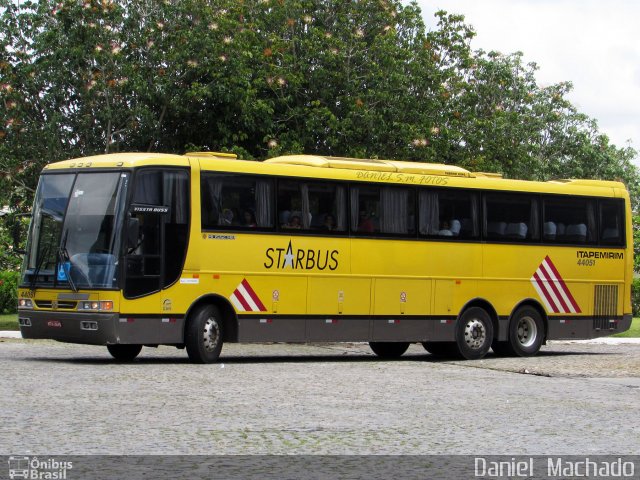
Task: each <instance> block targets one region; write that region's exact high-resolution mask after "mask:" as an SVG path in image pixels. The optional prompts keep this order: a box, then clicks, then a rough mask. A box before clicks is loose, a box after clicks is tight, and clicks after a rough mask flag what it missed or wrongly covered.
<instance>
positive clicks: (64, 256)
mask: <svg viewBox="0 0 640 480" xmlns="http://www.w3.org/2000/svg"><path fill="white" fill-rule="evenodd" d="M68 236H69V229H68V228H67V229H66V230H65V231H64V235H62V241H61V242H60V247H58V259H59V261H60V266H61V267H62V271H63V272H64V274H65V277H66V278H67V282H69V286H70V287H71V290H73V291H74V292H77V291H78V287H76V284H75V282H74V281H73V280H72V279H71V258H70V257H69V252H68V251H67V237H68ZM67 262H69V270H68V271H67V269H66V268H65V266H66V265H67Z"/></svg>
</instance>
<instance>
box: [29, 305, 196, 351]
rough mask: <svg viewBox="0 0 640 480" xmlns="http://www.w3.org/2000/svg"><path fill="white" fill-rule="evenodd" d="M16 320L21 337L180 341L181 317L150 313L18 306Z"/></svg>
mask: <svg viewBox="0 0 640 480" xmlns="http://www.w3.org/2000/svg"><path fill="white" fill-rule="evenodd" d="M18 320H19V323H20V332H21V333H22V338H28V339H48V340H57V341H60V342H68V343H82V344H86V345H114V344H137V345H159V344H165V345H167V344H169V345H176V344H181V343H182V342H183V326H184V319H182V318H178V319H175V320H174V321H163V319H162V318H152V317H147V318H139V317H138V318H135V319H133V318H123V317H122V316H121V315H120V314H118V313H95V312H94V313H80V312H50V311H31V310H29V311H25V310H21V311H19V312H18ZM164 320H169V319H164ZM171 320H173V319H171Z"/></svg>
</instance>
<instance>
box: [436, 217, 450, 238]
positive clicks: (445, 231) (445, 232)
mask: <svg viewBox="0 0 640 480" xmlns="http://www.w3.org/2000/svg"><path fill="white" fill-rule="evenodd" d="M438 235H440V236H441V237H451V236H453V233H452V232H451V226H450V225H449V222H447V221H446V220H445V221H443V222H442V224H441V225H440V230H439V231H438Z"/></svg>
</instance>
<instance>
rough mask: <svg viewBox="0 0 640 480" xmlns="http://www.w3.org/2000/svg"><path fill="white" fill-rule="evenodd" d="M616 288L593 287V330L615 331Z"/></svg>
mask: <svg viewBox="0 0 640 480" xmlns="http://www.w3.org/2000/svg"><path fill="white" fill-rule="evenodd" d="M617 314H618V286H617V285H595V295H594V299H593V328H595V329H596V330H617V329H618V322H616V320H615V317H616V315H617Z"/></svg>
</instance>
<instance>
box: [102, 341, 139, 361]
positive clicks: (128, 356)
mask: <svg viewBox="0 0 640 480" xmlns="http://www.w3.org/2000/svg"><path fill="white" fill-rule="evenodd" d="M107 350H109V353H110V354H111V356H112V357H113V358H115V359H116V360H118V361H119V362H131V361H133V359H134V358H136V357H137V356H138V354H139V353H140V351H141V350H142V345H123V344H118V345H107Z"/></svg>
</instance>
